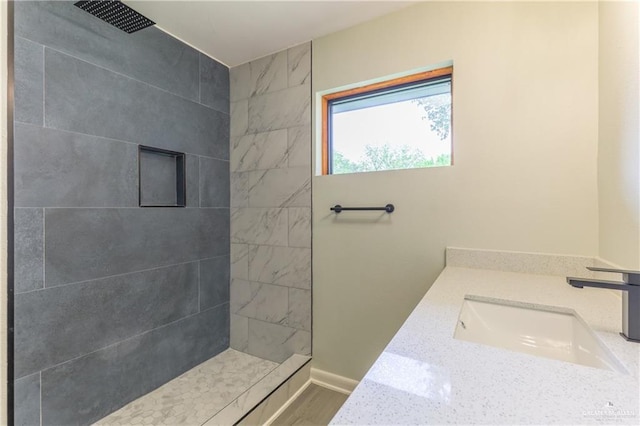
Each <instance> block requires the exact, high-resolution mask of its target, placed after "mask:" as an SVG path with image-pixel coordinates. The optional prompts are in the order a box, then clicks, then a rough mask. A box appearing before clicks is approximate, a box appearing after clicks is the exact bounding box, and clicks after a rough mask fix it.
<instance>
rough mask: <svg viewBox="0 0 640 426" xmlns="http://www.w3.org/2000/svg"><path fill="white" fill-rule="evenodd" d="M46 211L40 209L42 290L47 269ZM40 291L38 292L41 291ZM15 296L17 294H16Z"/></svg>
mask: <svg viewBox="0 0 640 426" xmlns="http://www.w3.org/2000/svg"><path fill="white" fill-rule="evenodd" d="M46 217H47V216H46V209H45V208H42V288H41V289H45V288H47V269H46V265H47V262H46V256H47V233H46V230H47V221H46ZM41 289H40V290H41ZM16 294H17V293H16Z"/></svg>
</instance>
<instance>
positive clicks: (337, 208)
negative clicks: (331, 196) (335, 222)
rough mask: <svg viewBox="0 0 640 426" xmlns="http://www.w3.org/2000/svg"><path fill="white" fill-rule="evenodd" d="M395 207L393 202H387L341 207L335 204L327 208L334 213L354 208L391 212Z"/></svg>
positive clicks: (356, 209)
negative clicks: (381, 204) (373, 205)
mask: <svg viewBox="0 0 640 426" xmlns="http://www.w3.org/2000/svg"><path fill="white" fill-rule="evenodd" d="M395 209H396V208H395V207H394V205H393V204H387V205H386V206H384V207H342V206H341V205H340V204H336V205H335V206H333V207H331V208H330V209H329V210H331V211H333V212H336V213H340V212H342V211H347V210H355V211H365V210H382V211H385V212H387V213H393V211H394V210H395Z"/></svg>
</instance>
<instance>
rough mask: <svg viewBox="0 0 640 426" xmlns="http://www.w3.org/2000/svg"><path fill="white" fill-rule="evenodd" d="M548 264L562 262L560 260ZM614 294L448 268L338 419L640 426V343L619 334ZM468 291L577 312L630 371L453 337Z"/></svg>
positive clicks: (538, 278)
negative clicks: (595, 366)
mask: <svg viewBox="0 0 640 426" xmlns="http://www.w3.org/2000/svg"><path fill="white" fill-rule="evenodd" d="M490 255H491V253H490ZM494 255H495V253H494ZM523 255H524V254H523ZM463 257H464V256H463ZM471 257H473V258H474V259H475V260H477V258H475V257H474V256H471ZM447 259H448V260H447V264H448V265H451V264H454V265H456V264H462V265H464V264H465V262H450V261H449V253H447ZM567 259H569V258H567ZM585 259H586V258H585ZM520 260H523V259H522V258H520ZM525 260H526V259H525ZM540 260H541V259H540V258H538V259H537V261H540ZM556 260H557V259H556ZM569 260H570V261H571V260H573V261H574V265H571V266H573V269H574V270H575V263H576V262H575V259H569ZM542 261H543V263H544V262H546V263H545V265H547V266H548V264H549V263H552V264H553V267H554V268H555V269H554V270H553V271H551V272H554V273H556V272H557V270H558V265H560V268H559V269H562V268H561V266H562V264H563V259H560V262H555V261H554V262H549V261H548V259H546V260H545V259H544V258H542ZM475 263H478V262H475ZM475 263H474V262H466V264H474V266H476V265H475ZM479 263H480V264H482V263H483V262H479ZM485 263H486V262H485ZM494 263H495V262H494ZM498 263H500V262H498ZM507 263H509V262H507ZM517 263H518V262H515V263H513V262H512V265H511V266H513V264H517ZM535 263H536V262H535V261H534V262H533V264H535ZM569 263H570V262H569ZM577 263H580V259H578V262H577ZM581 268H582V267H580V269H581ZM507 269H509V268H507ZM511 269H513V268H511ZM543 269H544V268H543ZM568 269H571V268H568ZM516 270H517V268H516ZM569 272H571V271H569ZM572 275H573V274H572ZM582 275H583V276H588V275H586V274H582ZM618 293H619V292H617V291H614V290H604V289H591V288H584V289H575V288H573V287H571V286H569V285H568V284H567V283H566V281H565V277H564V276H561V275H534V274H531V273H522V272H505V271H498V270H488V269H474V268H468V267H460V266H447V267H446V268H445V270H444V271H443V272H442V274H441V275H440V277H439V278H438V279H437V280H436V282H435V283H434V284H433V286H432V287H431V289H430V290H429V291H428V292H427V294H426V295H425V296H424V298H423V299H422V300H421V301H420V302H419V304H418V305H417V306H416V308H415V309H414V311H413V312H412V313H411V315H410V316H409V318H408V319H407V320H406V322H405V323H404V324H403V325H402V327H401V328H400V330H399V331H398V333H397V334H396V335H395V336H394V338H393V339H392V340H391V342H390V343H389V345H388V346H387V347H386V349H385V350H384V352H383V353H382V354H381V355H380V357H379V358H378V359H377V360H376V362H375V363H374V365H373V366H372V367H371V369H370V370H369V372H368V373H367V374H366V376H365V377H364V378H363V379H362V381H361V382H360V384H359V385H358V387H357V388H356V389H355V390H354V392H353V393H352V394H351V396H350V397H349V399H348V400H347V402H346V403H345V404H344V405H343V407H342V408H341V409H340V411H339V412H338V413H337V414H336V416H335V417H334V418H333V420H332V424H336V425H341V424H358V425H365V424H366V425H369V424H387V425H391V424H393V425H395V424H447V423H448V424H511V425H513V424H634V425H637V424H639V423H640V380H639V376H638V361H639V359H640V344H637V343H630V342H627V341H625V340H624V339H623V338H622V337H620V335H619V334H618V333H619V332H620V330H621V297H620V295H619V294H618ZM465 295H477V296H485V297H493V298H499V299H507V300H514V301H520V302H526V303H535V304H541V305H552V306H559V307H563V308H570V309H574V310H575V311H576V312H577V313H578V314H579V315H580V316H581V317H582V318H583V319H584V320H585V321H586V322H587V324H588V325H589V326H590V327H591V328H592V329H593V330H594V331H595V333H596V334H597V336H598V337H599V338H600V339H601V340H602V341H603V342H604V343H605V345H606V346H608V348H609V349H610V350H611V351H612V352H613V353H614V355H615V356H616V357H617V358H618V359H619V360H620V362H621V363H622V365H624V367H625V368H626V369H627V370H628V374H621V373H617V372H614V371H609V370H603V369H598V368H593V367H587V366H582V365H577V364H573V363H568V362H563V361H557V360H553V359H547V358H541V357H536V356H532V355H527V354H523V353H519V352H512V351H508V350H504V349H498V348H494V347H491V346H485V345H480V344H476V343H470V342H466V341H461V340H457V339H454V338H453V334H454V330H455V327H456V323H457V318H458V314H459V312H460V307H461V304H462V302H463V299H464V297H465Z"/></svg>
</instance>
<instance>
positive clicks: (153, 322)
mask: <svg viewBox="0 0 640 426" xmlns="http://www.w3.org/2000/svg"><path fill="white" fill-rule="evenodd" d="M14 8H15V33H14V36H15V49H14V50H15V112H16V113H15V122H14V180H15V187H14V192H15V197H14V204H15V223H14V231H15V246H14V252H15V265H14V270H15V298H14V303H15V352H14V360H15V362H14V366H15V378H16V380H15V383H14V385H15V386H14V388H15V424H16V425H39V424H43V425H48V424H55V425H63V424H64V425H70V424H90V423H92V422H94V421H96V420H98V419H100V418H101V417H103V416H105V415H107V414H109V413H110V412H112V411H114V410H117V409H118V408H120V407H122V406H123V405H125V404H126V403H128V402H130V401H132V400H134V399H136V398H137V397H139V396H140V395H142V394H145V393H147V392H149V391H151V390H153V389H155V388H157V387H158V386H160V385H162V384H163V383H165V382H167V381H169V380H171V379H172V378H174V377H176V376H178V375H180V374H182V373H183V372H185V371H186V370H188V369H190V368H191V367H193V366H195V365H197V364H199V363H201V362H203V361H205V360H207V359H209V358H211V357H212V356H215V355H216V354H218V353H220V352H221V351H223V350H226V349H227V348H228V346H229V274H230V269H229V266H230V251H229V244H230V235H229V232H230V231H229V229H230V225H229V220H230V209H229V202H230V201H229V197H230V196H229V184H230V182H229V123H230V117H229V70H228V68H227V67H225V66H224V65H222V64H219V63H217V62H216V61H214V60H212V59H210V58H208V57H206V56H204V55H202V54H201V53H199V52H198V51H196V50H195V49H192V48H191V47H189V46H187V45H185V44H183V43H181V42H179V41H178V40H176V39H174V38H172V37H170V36H169V35H167V34H166V33H164V32H162V31H160V30H159V29H157V28H153V27H151V28H147V29H144V30H142V31H140V32H136V33H134V34H130V35H129V34H126V33H124V32H122V31H120V30H118V29H116V28H115V27H112V26H110V25H109V24H106V23H105V22H103V21H101V20H99V19H97V18H95V17H93V16H91V15H89V14H88V13H86V12H84V11H82V10H80V9H79V8H76V7H74V6H73V3H72V2H60V1H55V2H16V3H15V6H14ZM285 134H286V131H285ZM286 143H287V140H286V139H285V141H284V144H285V149H286ZM138 144H143V145H151V146H154V147H158V148H165V149H170V150H174V151H181V152H185V153H186V154H187V155H186V180H187V188H186V195H187V197H186V198H187V206H186V208H140V207H138V158H137V156H138V147H137V145H138ZM252 170H253V169H252ZM247 178H248V176H247ZM249 182H250V180H249V179H247V180H246V183H247V185H248V184H249ZM251 182H255V181H251ZM247 190H248V186H247ZM265 202H266V201H263V202H262V203H263V204H264V203H265ZM268 217H270V216H268ZM276 217H277V215H276ZM278 220H280V222H282V223H283V224H284V225H281V226H286V224H287V223H288V222H286V221H287V220H288V217H287V216H286V215H283V217H282V218H281V219H278ZM280 222H278V221H276V222H274V224H280ZM283 235H284V236H283V237H282V241H285V242H286V238H287V234H286V233H284V234H283ZM297 238H301V237H300V236H299V237H297ZM247 256H248V253H247V255H245V258H247ZM236 269H237V265H236ZM247 271H248V269H247ZM246 279H248V275H247V277H246ZM282 288H284V287H282ZM254 306H255V310H254V312H258V311H259V310H260V309H258V306H256V305H255V304H254ZM247 309H254V308H253V307H248V308H247Z"/></svg>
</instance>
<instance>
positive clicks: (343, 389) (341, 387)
mask: <svg viewBox="0 0 640 426" xmlns="http://www.w3.org/2000/svg"><path fill="white" fill-rule="evenodd" d="M311 383H313V384H316V385H318V386H322V387H323V388H327V389H331V390H334V391H336V392H340V393H344V394H346V395H351V392H353V390H354V389H355V388H356V386H358V383H359V382H358V381H356V380H353V379H349V378H347V377H343V376H338V375H337V374H333V373H329V372H328V371H324V370H318V369H317V368H313V367H311Z"/></svg>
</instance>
